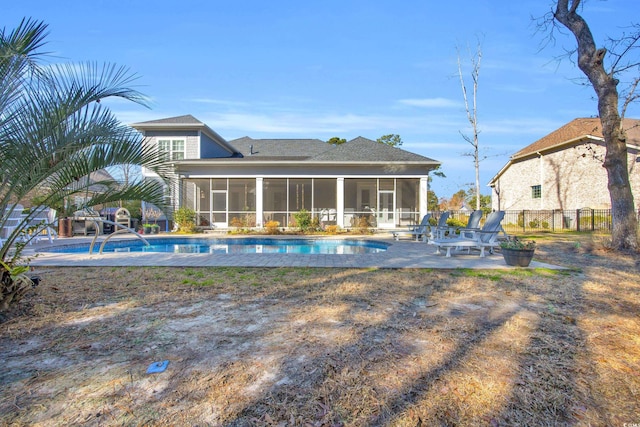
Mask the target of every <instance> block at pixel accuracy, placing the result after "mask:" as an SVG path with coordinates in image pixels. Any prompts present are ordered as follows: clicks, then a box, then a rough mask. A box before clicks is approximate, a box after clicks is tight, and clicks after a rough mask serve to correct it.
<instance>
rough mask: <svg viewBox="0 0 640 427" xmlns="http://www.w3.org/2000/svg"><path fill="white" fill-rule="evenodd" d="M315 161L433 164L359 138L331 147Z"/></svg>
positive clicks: (419, 157)
mask: <svg viewBox="0 0 640 427" xmlns="http://www.w3.org/2000/svg"><path fill="white" fill-rule="evenodd" d="M313 160H316V161H335V162H340V161H358V162H435V160H433V159H430V158H428V157H424V156H421V155H419V154H415V153H411V152H409V151H406V150H403V149H401V148H397V147H391V146H389V145H387V144H380V143H379V142H376V141H372V140H370V139H367V138H363V137H361V136H359V137H357V138H355V139H352V140H351V141H348V142H346V143H344V144H340V145H337V146H335V147H332V148H331V149H330V150H326V151H325V152H324V153H322V154H319V155H317V156H315V157H314V158H313Z"/></svg>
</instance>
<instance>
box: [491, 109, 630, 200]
mask: <svg viewBox="0 0 640 427" xmlns="http://www.w3.org/2000/svg"><path fill="white" fill-rule="evenodd" d="M623 127H624V129H625V130H626V133H627V150H628V156H627V161H628V167H629V179H630V181H631V189H632V192H633V195H634V199H635V200H636V203H638V201H640V154H639V152H640V120H637V119H625V120H624V122H623ZM604 156H605V145H604V138H603V136H602V126H601V124H600V119H598V118H582V119H575V120H573V121H571V122H569V123H567V124H566V125H564V126H562V127H561V128H560V129H557V130H555V131H554V132H552V133H550V134H549V135H547V136H545V137H544V138H542V139H539V140H538V141H536V142H534V143H533V144H531V145H529V146H527V147H525V148H523V149H522V150H520V151H518V152H517V153H515V154H514V155H513V156H511V160H509V162H508V163H507V164H506V165H505V166H504V167H503V168H502V169H501V170H500V172H498V174H497V175H496V176H494V177H493V179H492V180H491V181H490V182H489V186H491V188H492V197H491V202H492V208H493V209H494V210H552V209H561V210H570V209H571V210H573V209H582V208H593V209H610V208H611V199H610V197H609V191H608V189H607V181H608V179H607V171H606V170H605V168H604V166H603V162H604Z"/></svg>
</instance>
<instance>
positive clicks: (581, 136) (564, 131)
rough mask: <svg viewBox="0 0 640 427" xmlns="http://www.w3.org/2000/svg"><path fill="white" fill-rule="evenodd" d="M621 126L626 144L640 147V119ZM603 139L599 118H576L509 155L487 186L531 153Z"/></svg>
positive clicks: (623, 122)
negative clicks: (625, 136) (625, 137)
mask: <svg viewBox="0 0 640 427" xmlns="http://www.w3.org/2000/svg"><path fill="white" fill-rule="evenodd" d="M622 127H623V128H624V130H625V131H626V133H627V146H632V147H636V148H640V120H639V119H624V120H623V121H622ZM586 140H592V141H604V135H603V134H602V123H601V122H600V119H599V118H577V119H573V120H572V121H570V122H569V123H567V124H566V125H564V126H562V127H561V128H559V129H556V130H555V131H553V132H551V133H550V134H548V135H546V136H544V137H542V138H540V139H539V140H537V141H535V142H534V143H533V144H530V145H527V146H526V147H524V148H523V149H522V150H520V151H518V152H516V153H515V154H514V155H512V156H511V158H510V159H509V161H508V162H507V164H505V165H504V166H503V167H502V169H500V171H499V172H498V173H497V174H496V175H495V176H494V177H493V178H491V181H489V186H492V185H493V184H495V182H496V180H497V179H498V178H500V176H501V175H502V174H503V173H504V172H505V171H506V170H507V169H508V168H509V166H511V164H513V163H514V161H516V160H520V159H523V158H525V157H527V156H530V155H532V154H536V153H540V152H544V151H547V150H551V149H559V148H562V147H563V146H565V145H569V144H573V143H576V142H580V141H586Z"/></svg>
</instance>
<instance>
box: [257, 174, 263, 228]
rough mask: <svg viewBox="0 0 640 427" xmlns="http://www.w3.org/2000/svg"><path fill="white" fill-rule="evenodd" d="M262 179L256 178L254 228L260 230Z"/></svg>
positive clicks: (261, 225)
mask: <svg viewBox="0 0 640 427" xmlns="http://www.w3.org/2000/svg"><path fill="white" fill-rule="evenodd" d="M263 179H264V178H262V177H260V178H256V227H259V228H262V227H263V226H264V224H262V219H263V218H264V212H263V210H264V206H263V202H262V200H263V199H262V189H263V187H262V181H263Z"/></svg>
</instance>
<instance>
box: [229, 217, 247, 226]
mask: <svg viewBox="0 0 640 427" xmlns="http://www.w3.org/2000/svg"><path fill="white" fill-rule="evenodd" d="M229 225H230V226H232V227H237V228H244V227H246V226H247V221H246V219H245V218H238V217H237V216H234V217H233V218H231V221H229Z"/></svg>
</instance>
